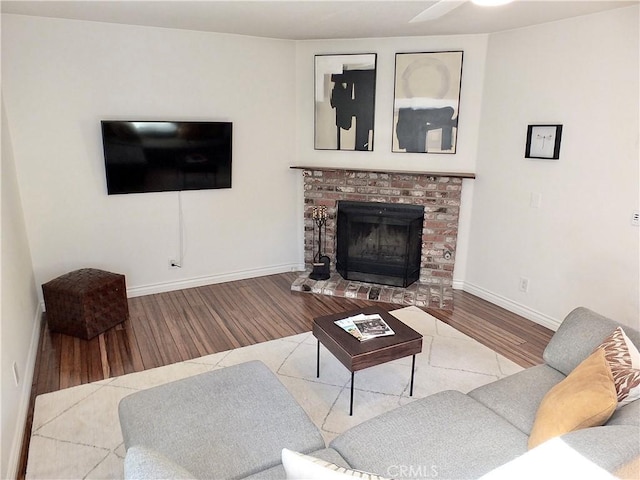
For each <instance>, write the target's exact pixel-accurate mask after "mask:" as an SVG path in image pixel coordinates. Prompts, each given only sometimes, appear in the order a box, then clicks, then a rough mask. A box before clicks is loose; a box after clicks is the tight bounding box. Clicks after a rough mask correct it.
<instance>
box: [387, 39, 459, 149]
mask: <svg viewBox="0 0 640 480" xmlns="http://www.w3.org/2000/svg"><path fill="white" fill-rule="evenodd" d="M462 56H463V52H462V51H451V52H425V53H397V54H396V70H395V91H394V100H393V140H392V146H391V149H392V151H393V152H410V153H456V142H457V139H458V112H459V110H460V85H461V82H462Z"/></svg>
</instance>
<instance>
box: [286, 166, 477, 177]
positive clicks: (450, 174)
mask: <svg viewBox="0 0 640 480" xmlns="http://www.w3.org/2000/svg"><path fill="white" fill-rule="evenodd" d="M290 168H293V169H297V170H321V171H323V172H339V171H347V170H348V171H350V172H372V173H398V174H401V175H427V176H429V177H452V178H476V174H475V173H471V172H424V171H418V170H391V169H386V168H380V169H378V168H349V167H317V166H316V167H311V166H303V165H292V166H291V167H290Z"/></svg>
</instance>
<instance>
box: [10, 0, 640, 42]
mask: <svg viewBox="0 0 640 480" xmlns="http://www.w3.org/2000/svg"><path fill="white" fill-rule="evenodd" d="M445 1H447V2H448V1H449V0H445ZM436 3H438V2H436V1H419V0H409V1H402V0H399V1H389V0H374V1H365V0H358V1H349V0H344V1H317V0H297V1H296V0H286V1H270V0H256V1H244V0H233V1H218V0H199V1H191V0H184V1H178V0H174V1H166V0H161V1H152V0H151V1H148V0H129V1H116V0H112V1H100V0H90V1H87V0H79V1H56V0H48V1H28V0H24V1H23V0H16V1H6V0H2V2H1V5H2V13H14V14H20V15H35V16H42V17H55V18H66V19H75V20H88V21H96V22H108V23H120V24H129V25H146V26H154V27H167V28H179V29H187V30H200V31H207V32H219V33H234V34H240V35H251V36H258V37H268V38H280V39H289V40H311V39H338V38H369V37H402V36H423V35H458V34H478V33H494V32H500V31H505V30H511V29H514V28H522V27H526V26H531V25H537V24H541V23H547V22H553V21H557V20H561V19H565V18H569V17H576V16H580V15H588V14H591V13H596V12H601V11H604V10H610V9H614V8H621V7H627V6H631V5H634V4H638V0H633V1H614V0H604V1H598V0H567V1H550V0H547V1H545V0H532V1H528V0H516V1H514V2H513V3H511V4H507V5H503V6H499V7H479V6H477V5H475V4H473V3H471V2H470V1H461V2H458V3H460V4H461V5H460V6H459V7H458V8H455V9H454V10H453V11H451V12H449V13H447V14H446V15H444V16H443V17H441V18H439V19H437V20H433V21H428V22H415V23H409V22H410V20H411V19H413V18H414V17H415V16H416V15H418V14H420V13H421V12H423V11H424V10H425V9H427V8H429V7H431V6H433V5H434V4H436Z"/></svg>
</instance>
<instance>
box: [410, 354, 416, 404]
mask: <svg viewBox="0 0 640 480" xmlns="http://www.w3.org/2000/svg"><path fill="white" fill-rule="evenodd" d="M415 371H416V356H415V355H414V356H413V359H412V360H411V386H410V387H409V396H410V397H413V374H414V373H415Z"/></svg>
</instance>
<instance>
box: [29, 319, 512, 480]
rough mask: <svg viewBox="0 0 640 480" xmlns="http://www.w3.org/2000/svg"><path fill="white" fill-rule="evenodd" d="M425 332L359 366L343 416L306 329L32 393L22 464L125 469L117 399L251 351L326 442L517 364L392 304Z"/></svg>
mask: <svg viewBox="0 0 640 480" xmlns="http://www.w3.org/2000/svg"><path fill="white" fill-rule="evenodd" d="M392 314H393V315H394V316H396V317H397V318H398V319H399V320H401V321H403V322H404V323H406V324H407V325H409V326H410V327H412V328H413V329H414V330H416V331H418V332H420V333H421V334H422V335H423V336H424V340H423V346H422V353H420V354H419V355H417V356H416V371H415V383H414V392H413V397H409V381H410V378H411V357H407V358H404V359H401V360H397V361H394V362H390V363H387V364H383V365H378V366H376V367H372V368H369V369H366V370H361V371H359V372H356V374H355V394H354V414H353V416H352V417H350V416H349V391H350V376H351V374H350V373H349V371H348V370H347V369H346V368H345V367H344V366H342V364H340V363H339V362H338V361H337V360H336V359H335V358H334V357H333V356H332V355H331V353H330V352H328V351H327V350H326V349H325V348H324V347H321V353H320V361H321V363H320V378H316V345H317V344H316V339H315V338H314V337H313V336H312V335H311V333H303V334H300V335H295V336H291V337H286V338H283V339H279V340H272V341H270V342H265V343H259V344H256V345H251V346H248V347H243V348H238V349H235V350H229V351H227V352H221V353H216V354H213V355H208V356H205V357H201V358H196V359H193V360H189V361H186V362H181V363H176V364H173V365H167V366H165V367H160V368H154V369H151V370H146V371H144V372H138V373H131V374H128V375H124V376H121V377H116V378H110V379H108V380H102V381H99V382H95V383H91V384H87V385H81V386H78V387H73V388H68V389H66V390H61V391H58V392H53V393H48V394H45V395H40V396H38V397H37V399H36V405H35V412H34V418H33V430H32V436H31V445H30V447H29V460H28V464H27V478H29V479H36V478H39V479H40V478H41V479H66V478H68V479H81V478H83V479H84V478H88V479H103V478H109V479H112V478H123V459H124V455H125V449H124V445H123V442H122V434H121V432H120V424H119V422H118V402H119V401H120V400H121V399H122V398H123V397H125V396H127V395H129V394H131V393H133V392H134V391H137V390H143V389H145V388H149V387H153V386H156V385H160V384H163V383H167V382H170V381H172V380H178V379H181V378H184V377H188V376H191V375H196V374H198V373H203V372H207V371H210V370H215V369H218V368H224V367H228V366H231V365H235V364H237V363H242V362H245V361H248V360H262V361H263V362H264V363H265V364H267V366H269V368H271V370H272V371H273V372H275V373H276V374H277V375H278V377H279V378H280V380H281V381H282V383H283V384H284V385H285V386H286V387H287V389H288V390H289V391H290V392H291V393H292V395H293V396H294V397H295V398H296V400H297V401H298V402H299V403H300V405H302V407H303V408H304V409H305V410H306V412H307V413H308V414H309V416H310V417H311V419H312V420H313V422H314V423H315V424H316V425H317V426H318V428H320V430H321V431H322V433H323V435H324V438H325V440H326V442H327V443H328V442H330V441H331V440H332V439H333V438H334V437H336V436H337V435H338V434H340V433H341V432H343V431H345V430H347V429H348V428H350V427H352V426H354V425H357V424H358V423H361V422H363V421H365V420H367V419H369V418H371V417H374V416H376V415H378V414H380V413H383V412H386V411H388V410H391V409H393V408H396V407H398V406H400V405H403V404H406V403H408V402H412V401H414V400H416V399H419V398H421V397H425V396H427V395H431V394H432V393H436V392H439V391H442V390H451V389H453V390H460V391H462V392H465V393H466V392H468V391H469V390H471V389H473V388H476V387H479V386H481V385H484V384H486V383H489V382H492V381H494V380H497V379H498V378H502V377H504V376H507V375H510V374H512V373H515V372H517V371H520V370H522V367H520V366H518V365H516V364H515V363H513V362H511V361H510V360H507V359H506V358H504V357H503V356H501V355H499V354H497V353H495V352H494V351H493V350H491V349H489V348H487V347H485V346H483V345H481V344H480V343H478V342H477V341H475V340H473V339H472V338H470V337H468V336H466V335H464V334H462V333H460V332H458V331H457V330H455V329H454V328H452V327H450V326H449V325H447V324H445V323H443V322H441V321H439V320H436V319H435V318H434V317H432V316H430V315H428V314H427V313H425V312H423V311H422V310H420V309H419V308H417V307H413V306H412V307H406V308H402V309H400V310H395V311H394V312H392Z"/></svg>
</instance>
